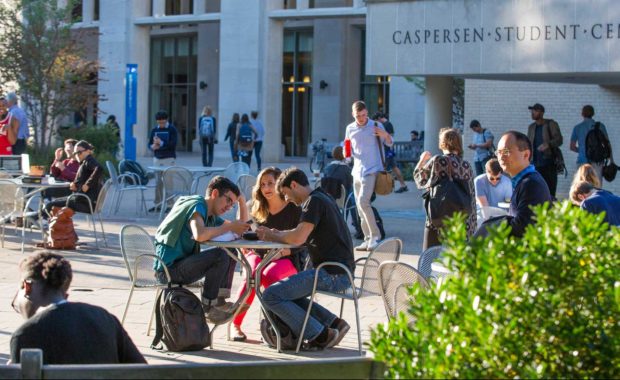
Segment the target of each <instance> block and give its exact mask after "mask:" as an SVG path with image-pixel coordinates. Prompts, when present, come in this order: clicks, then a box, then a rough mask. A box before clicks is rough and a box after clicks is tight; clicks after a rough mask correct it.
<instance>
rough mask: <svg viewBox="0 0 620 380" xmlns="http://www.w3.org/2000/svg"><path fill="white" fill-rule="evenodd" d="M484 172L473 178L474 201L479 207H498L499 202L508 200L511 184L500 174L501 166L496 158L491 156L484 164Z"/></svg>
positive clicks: (510, 193)
mask: <svg viewBox="0 0 620 380" xmlns="http://www.w3.org/2000/svg"><path fill="white" fill-rule="evenodd" d="M485 169H486V173H484V174H480V175H479V176H478V177H476V179H475V180H474V186H475V187H476V203H477V204H478V206H480V207H487V206H490V207H498V203H499V202H510V198H511V197H512V184H511V182H510V179H509V178H508V177H506V176H505V175H504V174H502V167H501V166H500V164H499V162H498V161H497V158H492V159H490V160H489V161H487V163H486V165H485Z"/></svg>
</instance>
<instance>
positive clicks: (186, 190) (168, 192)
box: [159, 166, 194, 219]
mask: <svg viewBox="0 0 620 380" xmlns="http://www.w3.org/2000/svg"><path fill="white" fill-rule="evenodd" d="M161 180H162V183H163V201H162V202H161V211H160V213H159V219H163V217H164V214H165V212H166V205H167V203H168V201H170V200H173V199H175V198H178V197H180V196H183V195H191V194H192V183H193V181H194V176H193V175H192V172H190V171H189V170H187V169H185V168H184V167H181V166H173V167H170V168H168V169H166V170H164V172H163V174H162V177H161Z"/></svg>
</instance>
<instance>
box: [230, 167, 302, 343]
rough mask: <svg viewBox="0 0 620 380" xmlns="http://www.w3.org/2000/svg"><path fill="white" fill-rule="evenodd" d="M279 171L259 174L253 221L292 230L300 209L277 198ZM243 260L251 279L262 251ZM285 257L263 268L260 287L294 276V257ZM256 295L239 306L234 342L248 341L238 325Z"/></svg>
mask: <svg viewBox="0 0 620 380" xmlns="http://www.w3.org/2000/svg"><path fill="white" fill-rule="evenodd" d="M281 172H282V171H281V170H280V169H278V168H274V167H270V168H266V169H263V170H262V171H261V172H260V173H259V174H258V179H257V180H256V185H255V186H254V189H253V190H252V210H251V215H252V218H254V220H255V221H256V223H257V224H258V225H261V226H266V227H269V228H275V229H278V230H290V229H292V228H295V227H296V226H297V224H298V223H299V217H300V216H301V208H299V207H298V206H296V205H295V204H293V203H289V202H287V201H285V200H284V196H283V195H280V194H278V193H277V191H276V180H277V179H278V176H279V175H280V173H281ZM244 253H245V257H246V259H247V260H248V262H249V263H250V266H251V267H252V277H253V276H254V274H255V271H256V267H258V264H260V262H261V261H262V259H263V255H264V254H265V252H261V251H258V250H257V251H254V250H246V251H245V252H244ZM282 254H283V256H284V257H282V258H281V259H278V260H275V261H273V262H271V263H270V264H269V265H267V266H266V267H265V269H263V273H262V275H261V284H260V285H261V286H262V287H264V288H267V287H268V286H269V285H271V284H273V283H274V282H277V281H280V280H282V279H285V278H287V277H289V276H291V275H293V274H295V273H297V269H296V268H295V265H294V264H293V259H294V256H291V250H289V249H284V250H282ZM245 287H246V283H245V281H244V282H243V283H242V284H241V286H240V288H239V294H238V295H237V296H238V297H240V296H241V294H243V292H244V291H245ZM255 295H256V293H255V292H254V290H252V292H251V293H250V295H249V296H248V298H247V300H246V301H245V302H246V303H245V304H244V305H241V310H240V312H239V314H238V315H237V317H236V318H235V319H234V320H233V327H234V331H235V336H234V337H233V340H235V341H237V342H243V341H245V340H246V339H247V337H246V335H245V334H244V333H243V331H242V330H241V323H242V322H243V318H244V317H245V314H246V313H247V311H248V309H249V308H250V305H251V304H252V301H253V300H254V296H255Z"/></svg>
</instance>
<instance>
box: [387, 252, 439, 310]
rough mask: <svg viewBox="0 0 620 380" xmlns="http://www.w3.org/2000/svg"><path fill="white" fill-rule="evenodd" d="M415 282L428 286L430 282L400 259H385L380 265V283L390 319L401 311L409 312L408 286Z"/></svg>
mask: <svg viewBox="0 0 620 380" xmlns="http://www.w3.org/2000/svg"><path fill="white" fill-rule="evenodd" d="M414 283H420V284H421V285H422V287H424V288H428V286H429V285H428V282H427V281H426V279H425V278H424V276H422V274H421V273H420V272H418V271H417V270H416V269H415V268H414V267H412V266H410V265H407V264H405V263H401V262H398V261H384V262H383V263H381V265H380V266H379V284H380V285H381V286H380V290H381V298H382V299H383V305H384V307H385V313H386V314H387V317H388V319H392V318H394V317H396V316H397V315H398V313H399V312H401V311H402V312H404V313H405V314H407V312H408V310H409V301H410V300H411V297H410V296H409V293H408V291H407V288H408V287H409V286H411V285H413V284H414Z"/></svg>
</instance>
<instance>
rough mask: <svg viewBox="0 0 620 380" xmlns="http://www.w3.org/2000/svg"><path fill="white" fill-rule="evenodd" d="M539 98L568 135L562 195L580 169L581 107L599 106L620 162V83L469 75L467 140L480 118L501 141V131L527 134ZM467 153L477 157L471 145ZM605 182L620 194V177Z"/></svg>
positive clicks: (560, 187)
mask: <svg viewBox="0 0 620 380" xmlns="http://www.w3.org/2000/svg"><path fill="white" fill-rule="evenodd" d="M534 103H541V104H542V105H544V106H545V117H546V118H550V119H554V120H555V121H557V122H558V124H559V125H560V129H561V130H562V135H563V137H564V143H563V144H562V146H561V149H562V153H563V154H564V160H565V161H566V167H567V169H568V172H569V175H568V177H566V178H564V176H559V177H558V190H557V197H558V198H561V197H567V196H568V191H569V188H570V183H571V181H572V176H573V174H574V173H575V171H576V170H577V165H576V160H577V153H574V152H571V151H570V149H569V147H570V136H571V133H572V130H573V127H574V126H575V125H576V124H578V123H580V122H581V121H582V120H583V119H582V117H581V108H582V107H583V106H584V105H585V104H591V105H592V106H593V107H594V110H595V113H596V114H595V115H594V119H595V120H600V121H602V122H603V123H604V124H605V126H606V127H607V131H608V133H609V140H610V141H611V144H612V146H613V150H614V152H616V154H615V157H616V158H617V160H616V161H617V162H620V87H601V86H598V85H578V84H563V83H542V82H507V81H491V80H473V79H471V80H466V81H465V125H466V128H464V130H465V134H464V136H463V139H464V140H463V142H464V145H468V144H469V143H470V142H471V139H472V132H471V130H470V129H469V122H470V121H471V120H472V119H478V120H479V121H480V123H481V124H482V127H483V128H489V129H490V130H491V131H492V132H493V134H494V135H495V136H496V138H495V145H496V146H497V141H499V136H501V134H502V133H503V132H505V131H507V130H510V129H514V130H518V131H521V132H523V133H527V126H528V125H529V124H530V123H531V122H532V120H531V117H530V111H529V110H528V109H527V107H528V105H532V104H534ZM465 158H466V159H468V160H470V161H472V162H473V151H472V150H469V149H466V152H465ZM603 187H604V188H605V189H607V190H610V191H612V192H614V193H615V194H620V177H618V178H616V180H615V181H614V182H612V183H609V182H606V181H604V184H603Z"/></svg>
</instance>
